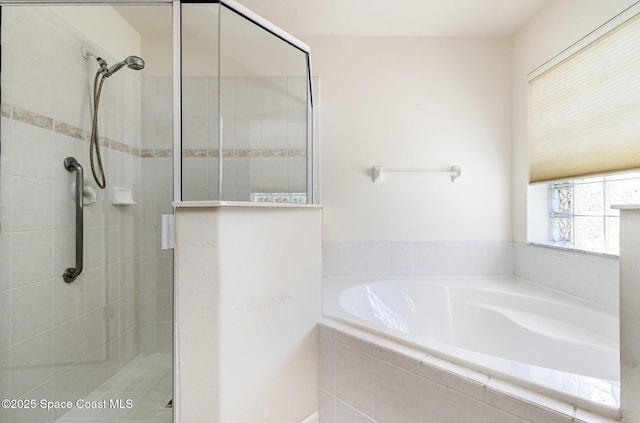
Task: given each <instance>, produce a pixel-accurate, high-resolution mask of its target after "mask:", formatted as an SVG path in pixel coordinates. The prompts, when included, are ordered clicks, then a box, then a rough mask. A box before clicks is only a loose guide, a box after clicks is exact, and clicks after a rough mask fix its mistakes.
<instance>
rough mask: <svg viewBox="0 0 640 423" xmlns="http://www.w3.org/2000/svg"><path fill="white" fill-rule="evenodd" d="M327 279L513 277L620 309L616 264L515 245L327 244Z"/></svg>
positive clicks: (567, 252) (596, 256)
mask: <svg viewBox="0 0 640 423" xmlns="http://www.w3.org/2000/svg"><path fill="white" fill-rule="evenodd" d="M322 271H323V276H324V277H333V276H347V277H371V276H375V277H381V278H389V277H422V276H476V275H514V276H518V277H522V278H524V279H527V280H530V281H532V282H536V283H539V284H541V285H546V286H548V287H550V288H552V289H557V290H559V291H563V292H566V293H569V294H572V295H576V296H578V297H580V298H583V299H586V300H589V301H593V302H596V303H598V304H601V305H604V306H607V307H614V308H617V307H618V292H619V288H618V275H619V271H618V258H617V257H614V256H605V255H599V254H589V253H582V252H577V251H571V250H563V249H559V248H553V247H547V246H541V245H533V244H525V243H512V242H324V243H323V244H322Z"/></svg>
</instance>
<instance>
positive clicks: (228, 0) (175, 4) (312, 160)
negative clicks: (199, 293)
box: [0, 0, 320, 423]
mask: <svg viewBox="0 0 640 423" xmlns="http://www.w3.org/2000/svg"><path fill="white" fill-rule="evenodd" d="M189 3H210V4H220V5H222V6H224V7H226V8H228V9H229V10H231V11H233V12H235V13H237V14H238V15H240V16H242V17H244V18H246V19H247V20H249V21H250V22H252V23H253V24H255V25H257V26H259V27H260V28H262V29H264V30H265V31H267V32H269V33H270V34H272V35H274V36H276V37H277V38H279V39H281V40H282V41H283V42H285V43H288V44H289V45H291V46H292V47H294V48H296V49H298V50H300V51H302V52H303V53H305V55H306V61H307V75H306V77H307V81H308V87H307V95H308V100H307V169H306V177H307V182H306V186H307V203H308V204H319V203H320V195H319V193H320V170H319V166H318V163H319V153H320V150H319V145H318V144H317V142H315V140H314V125H315V123H314V98H313V93H314V89H313V72H312V64H311V48H310V47H309V46H308V45H307V44H305V43H303V42H302V41H300V40H298V39H297V38H295V37H293V36H291V35H290V34H288V33H287V32H286V31H284V30H282V29H281V28H279V27H278V26H276V25H274V24H272V23H271V22H269V21H267V20H266V19H264V18H263V17H262V16H259V15H258V14H256V13H254V12H252V11H251V10H249V9H247V8H246V7H244V6H242V5H241V4H239V3H238V2H236V1H234V0H211V1H206V0H110V1H106V0H97V1H91V0H0V16H1V15H2V6H29V5H32V6H36V5H58V6H60V5H85V6H93V5H95V6H99V5H126V4H131V5H136V4H139V5H144V4H149V5H153V4H155V5H163V4H171V5H172V60H173V63H172V68H173V69H172V70H173V76H172V86H173V87H172V89H173V93H172V94H173V99H172V123H173V200H174V202H180V201H182V36H181V35H182V34H181V31H182V13H181V6H182V4H189ZM218 42H219V41H218ZM219 141H220V145H222V144H221V143H222V140H219ZM221 158H222V154H220V164H219V169H222V164H221ZM220 183H221V182H220ZM221 195H222V192H221V191H219V197H221ZM174 210H175V208H174ZM173 280H174V286H173V290H174V298H173V316H174V317H173V325H174V327H173V340H172V344H173V369H172V371H173V404H174V407H173V410H172V413H173V422H174V423H179V414H178V412H177V408H179V404H180V394H179V392H180V389H179V386H178V381H179V378H178V374H177V369H178V366H177V363H178V357H179V349H178V343H177V336H176V330H175V323H176V320H177V316H178V309H177V295H175V292H176V289H175V288H176V287H175V281H176V278H175V257H174V278H173Z"/></svg>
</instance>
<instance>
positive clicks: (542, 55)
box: [511, 0, 635, 242]
mask: <svg viewBox="0 0 640 423" xmlns="http://www.w3.org/2000/svg"><path fill="white" fill-rule="evenodd" d="M634 2H635V0H609V1H606V2H604V1H601V0H554V1H552V2H550V3H549V4H548V5H547V6H546V7H545V8H543V9H542V10H541V11H540V12H539V13H538V14H537V15H536V16H535V17H534V18H533V19H531V20H530V21H529V23H528V24H527V25H525V26H524V27H523V28H522V29H521V30H520V31H519V32H518V33H517V34H515V35H514V37H513V39H512V47H513V66H512V76H511V78H512V113H513V118H512V139H513V144H512V145H513V147H512V163H513V194H512V195H513V237H514V240H515V241H517V242H525V241H527V231H528V228H527V214H528V211H527V208H528V204H527V191H528V187H527V186H528V182H529V161H528V160H529V159H528V151H529V150H528V148H529V147H528V144H527V74H528V73H529V72H531V71H532V70H534V69H535V68H537V67H538V66H540V65H542V64H544V63H545V62H547V61H548V60H549V59H551V58H552V57H554V56H555V55H557V54H558V53H560V52H562V51H563V50H565V49H566V48H568V47H569V46H570V45H572V44H573V43H575V42H576V41H578V40H579V39H581V38H582V37H584V36H585V35H587V34H589V33H590V32H591V31H593V30H594V29H595V28H597V27H598V26H600V25H602V24H603V23H605V22H607V21H608V20H609V19H611V18H612V17H613V16H615V15H617V14H618V13H620V12H621V11H623V10H624V9H625V8H627V7H629V6H630V5H631V4H633V3H634ZM532 194H533V195H536V193H535V192H533V193H532ZM531 231H533V227H531V229H530V234H531Z"/></svg>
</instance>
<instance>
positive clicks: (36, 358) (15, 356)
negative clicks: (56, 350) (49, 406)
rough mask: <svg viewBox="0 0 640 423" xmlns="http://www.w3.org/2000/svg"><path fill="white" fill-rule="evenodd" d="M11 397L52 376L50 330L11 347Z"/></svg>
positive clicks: (19, 394)
mask: <svg viewBox="0 0 640 423" xmlns="http://www.w3.org/2000/svg"><path fill="white" fill-rule="evenodd" d="M11 369H12V374H11V397H12V398H18V397H20V396H22V395H24V394H26V393H27V392H29V391H30V390H31V389H32V388H33V387H36V386H38V385H40V384H41V383H42V382H44V381H46V380H47V379H49V378H50V377H51V376H53V363H52V361H51V331H50V330H48V331H45V332H42V333H40V334H38V335H36V336H33V337H31V338H29V339H27V340H25V341H23V342H20V343H16V344H14V345H13V346H12V347H11Z"/></svg>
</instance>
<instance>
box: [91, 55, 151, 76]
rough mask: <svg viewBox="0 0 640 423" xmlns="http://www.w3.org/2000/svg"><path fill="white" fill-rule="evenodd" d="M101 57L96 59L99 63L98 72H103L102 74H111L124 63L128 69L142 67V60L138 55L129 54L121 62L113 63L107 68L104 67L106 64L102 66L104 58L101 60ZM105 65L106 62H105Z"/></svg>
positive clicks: (139, 68)
mask: <svg viewBox="0 0 640 423" xmlns="http://www.w3.org/2000/svg"><path fill="white" fill-rule="evenodd" d="M100 60H101V59H98V63H100V68H101V69H100V72H101V73H103V74H104V76H107V77H109V76H111V75H113V74H114V73H116V72H118V71H119V70H120V69H122V68H123V67H124V66H125V65H126V66H127V67H128V68H129V69H133V70H142V69H144V60H142V58H140V57H138V56H129V57H127V58H126V59H124V60H123V61H122V62H119V63H116V64H115V65H113V66H111V67H110V68H108V69H105V68H106V66H103V64H102V62H104V60H103V61H102V62H101V61H100ZM105 65H106V63H105Z"/></svg>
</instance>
